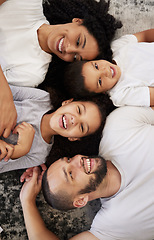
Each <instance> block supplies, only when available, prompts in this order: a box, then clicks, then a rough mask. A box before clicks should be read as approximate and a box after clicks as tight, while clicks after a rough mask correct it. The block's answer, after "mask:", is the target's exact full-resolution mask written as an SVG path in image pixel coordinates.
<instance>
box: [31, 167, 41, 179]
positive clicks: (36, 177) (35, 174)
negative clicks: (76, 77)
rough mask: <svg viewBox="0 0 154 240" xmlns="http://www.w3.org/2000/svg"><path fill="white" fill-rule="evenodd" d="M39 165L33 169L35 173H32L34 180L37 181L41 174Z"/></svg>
mask: <svg viewBox="0 0 154 240" xmlns="http://www.w3.org/2000/svg"><path fill="white" fill-rule="evenodd" d="M39 173H40V171H39V167H34V169H33V175H32V181H33V182H36V181H37V180H38V176H39Z"/></svg>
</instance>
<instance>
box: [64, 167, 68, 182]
mask: <svg viewBox="0 0 154 240" xmlns="http://www.w3.org/2000/svg"><path fill="white" fill-rule="evenodd" d="M63 172H64V176H65V179H66V181H67V182H69V180H68V175H67V172H66V170H65V168H64V167H63Z"/></svg>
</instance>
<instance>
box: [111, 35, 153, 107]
mask: <svg viewBox="0 0 154 240" xmlns="http://www.w3.org/2000/svg"><path fill="white" fill-rule="evenodd" d="M112 50H113V59H114V60H115V61H116V63H117V65H118V66H119V67H120V69H121V77H120V79H119V81H118V82H117V84H116V85H115V86H114V87H113V88H112V89H111V90H109V91H108V94H109V96H110V98H111V100H112V101H113V104H114V105H115V106H117V107H119V106H124V105H131V106H146V107H147V106H150V94H149V88H148V87H154V42H152V43H145V42H140V43H139V42H138V41H137V38H136V37H135V36H134V35H125V36H123V37H121V38H120V39H117V40H115V41H113V43H112Z"/></svg>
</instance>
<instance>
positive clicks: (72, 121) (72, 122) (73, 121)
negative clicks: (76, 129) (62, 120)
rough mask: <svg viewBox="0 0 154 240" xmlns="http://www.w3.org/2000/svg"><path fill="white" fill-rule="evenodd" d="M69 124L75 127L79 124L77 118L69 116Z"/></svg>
mask: <svg viewBox="0 0 154 240" xmlns="http://www.w3.org/2000/svg"><path fill="white" fill-rule="evenodd" d="M70 122H71V124H72V125H73V126H76V125H77V124H78V123H79V118H78V117H77V116H71V120H70Z"/></svg>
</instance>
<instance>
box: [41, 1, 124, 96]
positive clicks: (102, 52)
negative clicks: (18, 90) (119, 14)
mask: <svg viewBox="0 0 154 240" xmlns="http://www.w3.org/2000/svg"><path fill="white" fill-rule="evenodd" d="M109 3H110V1H108V2H106V1H105V0H100V1H99V2H98V1H95V0H46V1H44V3H43V10H44V15H45V16H46V18H47V20H48V21H49V23H50V24H65V23H69V22H72V19H73V18H81V19H83V24H82V25H83V26H85V27H86V28H87V30H88V31H89V33H91V34H92V35H93V36H94V37H95V39H96V41H97V43H98V46H99V55H98V56H97V59H106V60H108V61H111V59H112V50H111V47H110V43H111V41H112V40H113V38H114V36H115V32H116V30H117V29H118V28H121V27H122V23H121V21H119V20H117V19H115V18H114V17H113V16H112V15H110V14H109V13H108V10H109ZM52 56H53V58H52V62H51V63H50V65H49V69H48V72H47V74H46V78H45V81H44V82H43V83H42V84H41V85H40V86H39V88H41V89H45V90H48V89H47V88H48V87H53V88H55V89H57V90H59V91H60V92H61V93H63V75H64V68H65V66H66V65H67V64H68V63H67V62H64V61H63V60H61V59H60V58H58V57H57V56H56V55H54V54H52Z"/></svg>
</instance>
